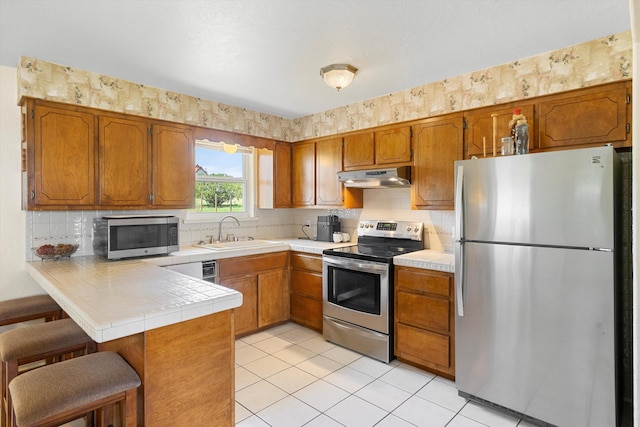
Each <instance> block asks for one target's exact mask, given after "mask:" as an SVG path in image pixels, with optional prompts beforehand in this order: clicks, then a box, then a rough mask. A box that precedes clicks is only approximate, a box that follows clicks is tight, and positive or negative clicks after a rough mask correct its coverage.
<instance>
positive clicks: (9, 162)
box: [0, 66, 43, 300]
mask: <svg viewBox="0 0 640 427" xmlns="http://www.w3.org/2000/svg"><path fill="white" fill-rule="evenodd" d="M16 73H17V70H16V68H12V67H5V66H0V300H5V299H10V298H17V297H20V296H25V295H33V294H41V293H43V291H42V289H41V288H40V286H39V285H38V284H37V283H36V282H35V281H33V280H32V279H31V278H30V277H29V276H28V275H27V274H26V272H25V269H24V262H25V253H26V250H27V248H26V232H25V218H26V214H25V212H23V211H22V210H21V209H20V203H21V195H20V194H21V193H20V188H21V179H22V178H21V172H20V169H21V168H20V164H21V154H20V153H21V152H20V140H21V137H20V132H21V120H20V108H19V107H18V105H17V102H18V100H17V96H18V95H17V93H18V91H17V78H16Z"/></svg>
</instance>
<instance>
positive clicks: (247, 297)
mask: <svg viewBox="0 0 640 427" xmlns="http://www.w3.org/2000/svg"><path fill="white" fill-rule="evenodd" d="M220 284H221V285H223V286H226V287H228V288H231V289H235V290H236V291H238V292H240V293H242V305H241V306H240V307H237V308H235V309H234V312H235V333H236V335H240V334H244V333H248V332H252V331H254V330H256V329H257V328H258V276H256V275H246V276H242V277H232V278H229V279H222V280H220Z"/></svg>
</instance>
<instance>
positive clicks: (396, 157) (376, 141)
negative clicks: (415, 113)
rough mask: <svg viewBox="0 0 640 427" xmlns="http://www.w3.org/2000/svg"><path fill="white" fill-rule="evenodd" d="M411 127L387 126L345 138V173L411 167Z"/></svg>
mask: <svg viewBox="0 0 640 427" xmlns="http://www.w3.org/2000/svg"><path fill="white" fill-rule="evenodd" d="M411 161H412V151H411V126H408V125H403V126H391V127H389V126H386V127H381V128H379V129H377V130H376V131H368V132H358V133H352V134H348V135H345V136H344V170H358V169H369V168H372V167H386V166H409V165H411Z"/></svg>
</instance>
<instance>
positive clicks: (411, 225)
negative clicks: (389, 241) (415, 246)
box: [358, 220, 424, 240]
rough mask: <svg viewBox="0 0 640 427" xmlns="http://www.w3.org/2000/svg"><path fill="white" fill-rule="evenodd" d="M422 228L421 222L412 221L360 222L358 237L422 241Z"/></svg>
mask: <svg viewBox="0 0 640 427" xmlns="http://www.w3.org/2000/svg"><path fill="white" fill-rule="evenodd" d="M423 227H424V225H423V224H422V223H421V222H414V221H378V220H362V221H360V223H359V224H358V236H371V237H390V238H394V239H411V240H422V230H423Z"/></svg>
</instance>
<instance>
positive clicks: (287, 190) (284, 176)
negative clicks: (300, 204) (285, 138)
mask: <svg viewBox="0 0 640 427" xmlns="http://www.w3.org/2000/svg"><path fill="white" fill-rule="evenodd" d="M273 163H274V164H273V168H274V172H273V176H274V178H273V179H274V186H273V192H274V195H273V207H275V208H290V207H291V144H290V143H288V142H280V141H276V144H275V148H274V150H273Z"/></svg>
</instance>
